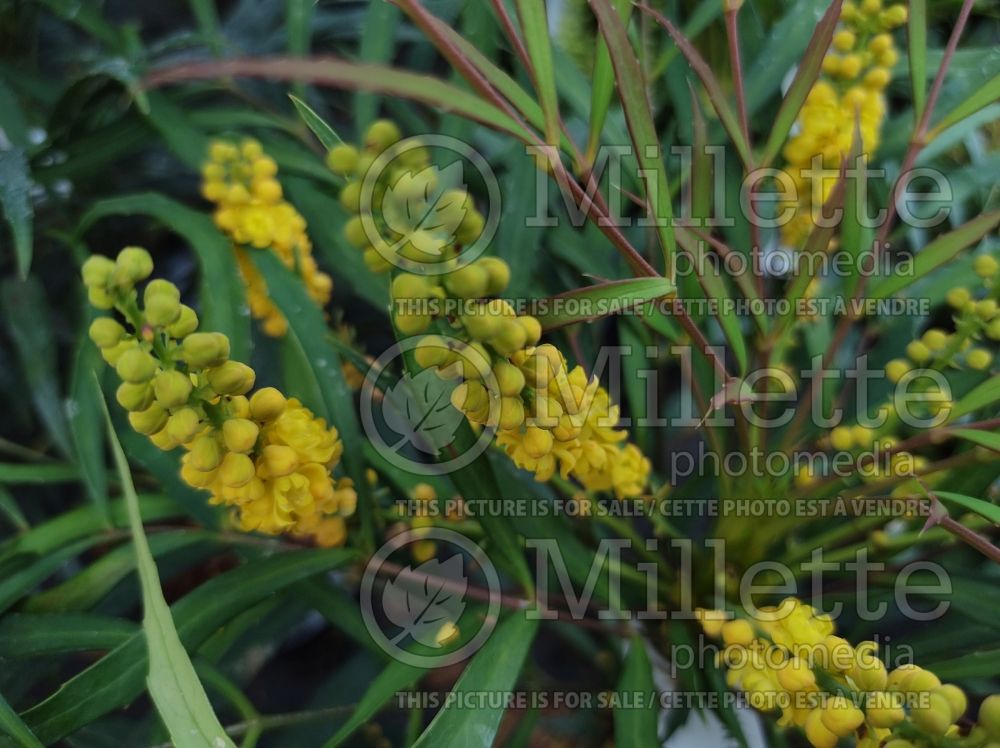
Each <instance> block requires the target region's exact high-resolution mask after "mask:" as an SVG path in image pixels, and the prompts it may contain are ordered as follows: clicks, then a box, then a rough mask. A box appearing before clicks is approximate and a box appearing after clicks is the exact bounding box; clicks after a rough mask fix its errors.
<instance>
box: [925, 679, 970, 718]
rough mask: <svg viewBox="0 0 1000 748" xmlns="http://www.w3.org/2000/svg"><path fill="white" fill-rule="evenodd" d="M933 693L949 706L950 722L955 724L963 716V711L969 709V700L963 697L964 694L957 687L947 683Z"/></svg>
mask: <svg viewBox="0 0 1000 748" xmlns="http://www.w3.org/2000/svg"><path fill="white" fill-rule="evenodd" d="M934 693H936V694H940V695H941V696H943V697H944V698H945V699H946V700H947V702H948V704H949V705H950V706H951V721H952V722H957V721H958V720H959V718H961V717H962V715H963V714H965V710H966V709H968V708H969V699H968V698H967V697H966V696H965V692H964V691H963V690H962V689H961V688H959V687H958V686H954V685H952V684H951V683H947V684H945V685H943V686H941V688H938V689H937V690H935V691H934Z"/></svg>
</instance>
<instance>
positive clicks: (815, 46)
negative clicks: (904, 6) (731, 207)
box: [759, 0, 843, 167]
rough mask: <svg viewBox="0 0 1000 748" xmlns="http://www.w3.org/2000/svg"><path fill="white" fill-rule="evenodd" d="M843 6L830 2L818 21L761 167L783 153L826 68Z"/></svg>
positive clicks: (781, 109) (773, 125) (766, 146)
mask: <svg viewBox="0 0 1000 748" xmlns="http://www.w3.org/2000/svg"><path fill="white" fill-rule="evenodd" d="M842 5H843V0H834V1H833V2H832V3H830V7H829V8H828V9H827V11H826V13H824V14H823V18H822V20H820V22H819V23H818V24H816V30H815V31H814V32H813V35H812V39H810V40H809V46H808V47H807V48H806V53H805V55H804V56H803V57H802V60H801V61H800V62H799V67H798V70H796V71H795V78H794V79H793V80H792V85H791V86H790V87H789V88H788V93H787V94H785V98H784V100H783V101H782V102H781V108H780V109H778V114H777V115H776V116H775V118H774V121H773V123H772V124H771V125H770V129H771V134H770V135H768V137H767V143H766V144H765V145H764V153H763V155H762V156H761V157H760V164H759V165H760V166H764V167H766V166H770V164H771V163H772V162H773V161H774V159H775V158H777V156H778V154H779V153H780V152H781V147H782V146H783V145H784V144H785V139H786V138H787V137H788V133H789V132H791V129H792V125H794V124H795V120H796V118H797V117H798V116H799V110H801V109H802V104H803V103H805V100H806V96H808V95H809V91H810V90H811V89H812V87H813V83H815V82H816V78H817V77H818V76H819V72H820V69H821V68H822V67H823V57H824V55H826V51H827V49H829V48H830V41H831V40H832V39H833V32H834V31H835V30H836V28H837V22H838V21H839V20H840V8H841V6H842Z"/></svg>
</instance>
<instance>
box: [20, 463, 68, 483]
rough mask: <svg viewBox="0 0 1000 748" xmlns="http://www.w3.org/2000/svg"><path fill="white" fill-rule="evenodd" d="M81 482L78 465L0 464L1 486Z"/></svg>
mask: <svg viewBox="0 0 1000 748" xmlns="http://www.w3.org/2000/svg"><path fill="white" fill-rule="evenodd" d="M78 480H80V471H79V469H78V468H77V467H76V465H67V464H65V463H61V462H39V463H34V464H26V465H12V464H3V463H0V484H6V483H15V484H17V483H29V484H44V483H72V482H74V481H78Z"/></svg>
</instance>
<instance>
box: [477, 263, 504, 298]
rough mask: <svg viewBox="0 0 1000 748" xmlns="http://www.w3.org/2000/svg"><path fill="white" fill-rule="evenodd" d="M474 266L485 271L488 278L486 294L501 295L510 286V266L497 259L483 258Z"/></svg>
mask: <svg viewBox="0 0 1000 748" xmlns="http://www.w3.org/2000/svg"><path fill="white" fill-rule="evenodd" d="M476 264H477V265H478V266H479V267H481V268H482V269H483V270H485V271H486V274H487V276H488V277H489V283H488V285H487V294H488V295H489V296H496V295H497V294H500V293H503V292H504V291H505V290H506V289H507V286H508V285H510V265H508V264H507V263H506V262H504V261H503V260H501V259H500V258H499V257H483V258H482V259H480V260H478V261H477V262H476Z"/></svg>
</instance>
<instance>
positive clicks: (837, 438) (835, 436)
mask: <svg viewBox="0 0 1000 748" xmlns="http://www.w3.org/2000/svg"><path fill="white" fill-rule="evenodd" d="M830 445H831V446H832V447H833V448H834V449H838V450H848V449H850V448H851V447H853V446H854V435H853V434H852V433H851V429H850V428H848V427H847V426H838V427H837V428H835V429H834V430H833V431H831V432H830Z"/></svg>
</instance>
